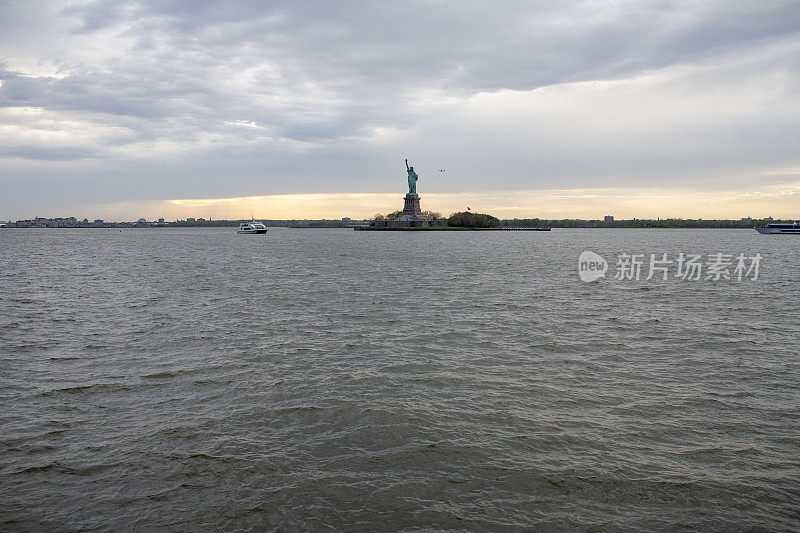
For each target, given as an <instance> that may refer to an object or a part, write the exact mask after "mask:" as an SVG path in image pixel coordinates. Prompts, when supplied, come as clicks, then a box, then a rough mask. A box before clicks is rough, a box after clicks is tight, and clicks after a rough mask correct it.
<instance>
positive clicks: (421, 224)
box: [370, 193, 447, 229]
mask: <svg viewBox="0 0 800 533" xmlns="http://www.w3.org/2000/svg"><path fill="white" fill-rule="evenodd" d="M405 200H406V204H405V206H403V214H402V215H400V216H399V217H397V218H394V219H391V220H375V221H373V222H372V224H370V227H371V228H372V229H426V228H444V227H447V221H446V220H431V219H430V218H428V217H426V216H423V214H422V209H421V208H420V206H419V196H418V195H416V194H410V193H409V194H406V199H405Z"/></svg>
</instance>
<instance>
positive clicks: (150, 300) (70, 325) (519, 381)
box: [0, 229, 800, 531]
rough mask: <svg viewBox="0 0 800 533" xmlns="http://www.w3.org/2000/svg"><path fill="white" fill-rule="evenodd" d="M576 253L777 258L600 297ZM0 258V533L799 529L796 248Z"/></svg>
mask: <svg viewBox="0 0 800 533" xmlns="http://www.w3.org/2000/svg"><path fill="white" fill-rule="evenodd" d="M586 249H589V250H594V251H596V252H598V253H600V254H601V255H603V256H604V257H606V258H608V259H609V260H611V261H612V263H613V258H614V256H615V255H616V254H619V253H622V252H628V253H632V252H636V253H646V254H649V253H662V252H668V253H670V254H677V253H678V252H681V251H683V252H687V253H688V252H698V253H712V252H725V253H740V252H741V253H747V254H754V253H756V252H760V253H761V254H762V255H763V256H764V259H763V261H762V268H761V273H760V277H759V279H758V280H747V281H743V282H741V283H739V282H724V281H723V282H712V281H691V282H690V281H680V280H675V279H671V280H670V281H667V282H663V281H657V280H650V281H640V282H627V281H626V282H622V281H615V280H612V279H604V280H600V281H599V282H596V283H590V284H587V283H583V282H581V281H580V280H579V278H578V273H577V258H578V255H579V254H580V252H581V251H583V250H586ZM0 252H1V253H0V289H1V290H0V361H2V363H1V365H2V367H1V368H0V405H2V413H0V476H1V477H0V487H1V488H2V498H0V529H2V530H8V531H15V530H40V529H48V530H76V529H82V530H83V529H85V530H96V529H100V530H106V529H113V530H119V529H139V530H140V529H166V530H191V531H203V530H213V529H224V530H290V531H291V530H303V531H305V530H321V531H327V530H332V531H350V530H360V531H376V530H401V529H406V530H415V529H426V530H428V529H440V530H492V531H503V530H507V531H516V530H520V529H538V530H618V529H637V530H662V529H669V530H685V529H698V530H750V529H760V528H764V529H769V530H793V529H795V530H796V529H797V528H798V524H799V523H800V522H799V521H800V416H799V415H800V360H799V356H800V354H799V353H798V352H800V349H799V347H800V342H799V339H800V287H798V268H797V267H798V264H800V239H798V238H796V237H786V236H762V235H759V234H757V233H756V232H755V231H752V230H748V231H738V230H722V231H714V230H554V231H552V232H550V233H539V232H535V233H534V232H531V233H528V232H520V233H471V232H467V233H440V232H437V233H394V232H390V233H374V232H354V231H349V230H290V229H271V230H270V231H269V233H268V234H267V235H266V236H242V235H236V234H235V233H234V232H233V231H232V230H231V229H218V230H197V229H185V230H181V229H157V230H125V231H120V230H75V231H72V230H0ZM612 269H613V264H612Z"/></svg>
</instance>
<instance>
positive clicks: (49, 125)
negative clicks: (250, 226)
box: [0, 0, 800, 220]
mask: <svg viewBox="0 0 800 533" xmlns="http://www.w3.org/2000/svg"><path fill="white" fill-rule="evenodd" d="M0 83H2V85H0V220H4V219H16V218H27V217H33V216H37V215H38V216H73V215H74V216H79V217H81V218H82V217H83V216H88V217H90V218H91V217H94V216H101V215H102V216H104V217H106V218H109V219H130V218H138V217H139V216H145V217H148V218H153V217H157V216H166V217H167V218H175V217H178V216H206V215H211V216H217V217H219V216H223V215H224V216H231V217H239V216H249V214H250V213H249V211H250V210H251V209H254V208H255V209H256V210H257V211H258V213H256V214H257V215H258V216H260V217H263V218H282V217H284V216H290V215H292V214H295V215H296V216H302V217H313V216H330V217H335V216H366V215H370V214H373V213H375V212H376V211H381V210H383V211H387V210H393V209H392V206H393V205H394V203H397V208H400V207H402V204H400V203H399V202H401V201H402V195H403V194H404V193H405V192H406V189H405V187H406V185H405V184H406V177H405V168H404V163H403V159H404V158H406V157H408V158H409V160H410V162H411V163H412V164H414V165H415V167H416V169H417V170H418V173H419V175H420V181H419V183H418V192H419V193H420V195H421V196H422V198H423V208H427V209H436V210H440V211H443V212H447V211H449V210H451V209H452V210H455V209H459V208H463V207H462V204H464V205H469V204H474V205H477V206H479V207H480V208H482V209H483V210H484V211H487V212H492V211H493V210H494V211H495V212H496V213H497V214H500V215H502V216H508V215H510V214H513V215H514V216H521V217H522V216H548V217H559V218H560V217H581V218H588V217H596V216H602V215H603V214H615V215H617V216H618V217H620V216H630V217H634V216H638V217H640V218H645V217H649V216H653V217H655V216H662V217H665V216H685V217H692V216H694V217H704V218H711V217H714V216H725V217H739V216H765V215H772V216H776V217H786V218H789V217H794V218H797V217H800V148H799V147H800V2H798V1H796V0H791V1H790V0H786V1H778V0H775V1H773V0H760V1H757V2H755V1H735V0H733V1H732V0H719V1H717V0H706V1H703V0H693V1H669V0H663V1H650V2H648V1H642V0H636V1H626V0H618V1H614V0H604V1H600V0H597V1H591V0H589V1H568V0H539V1H536V0H525V1H485V2H481V1H464V0H460V1H453V2H448V1H434V0H430V1H423V0H417V1H395V2H377V1H375V2H359V1H347V2H332V1H330V0H325V1H319V2H315V1H308V2H303V1H297V0H295V1H287V2H281V1H271V2H263V1H245V0H240V1H235V0H228V1H220V2H208V1H202V0H158V1H156V0H153V1H148V0H143V1H139V2H122V1H92V2H86V1H63V2H62V1H39V0H24V1H15V0H10V1H9V0H7V1H2V2H0ZM438 169H445V170H446V171H445V172H438V171H437V170H438ZM426 194H427V199H426ZM393 198H394V200H393ZM426 202H427V204H426ZM609 209H614V210H616V211H615V212H614V213H606V211H607V210H609Z"/></svg>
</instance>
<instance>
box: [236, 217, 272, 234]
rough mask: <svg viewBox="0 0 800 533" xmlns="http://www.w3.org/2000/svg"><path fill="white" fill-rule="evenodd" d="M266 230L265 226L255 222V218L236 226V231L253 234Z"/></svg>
mask: <svg viewBox="0 0 800 533" xmlns="http://www.w3.org/2000/svg"><path fill="white" fill-rule="evenodd" d="M266 232H267V227H266V226H265V225H264V224H262V223H261V222H256V221H255V220H254V221H252V222H242V223H241V224H239V227H238V228H236V233H248V234H255V233H266Z"/></svg>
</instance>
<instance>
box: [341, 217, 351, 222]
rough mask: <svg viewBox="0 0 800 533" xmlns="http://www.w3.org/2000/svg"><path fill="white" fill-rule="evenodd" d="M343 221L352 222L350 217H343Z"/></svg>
mask: <svg viewBox="0 0 800 533" xmlns="http://www.w3.org/2000/svg"><path fill="white" fill-rule="evenodd" d="M342 222H350V217H342Z"/></svg>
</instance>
